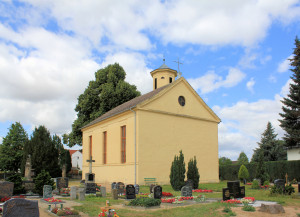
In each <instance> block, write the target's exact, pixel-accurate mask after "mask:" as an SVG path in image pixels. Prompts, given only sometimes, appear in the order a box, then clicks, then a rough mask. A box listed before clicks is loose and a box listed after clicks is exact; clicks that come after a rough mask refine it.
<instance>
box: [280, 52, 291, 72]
mask: <svg viewBox="0 0 300 217" xmlns="http://www.w3.org/2000/svg"><path fill="white" fill-rule="evenodd" d="M293 56H294V55H290V56H289V57H288V58H286V59H284V60H283V61H282V62H280V63H279V64H278V68H277V71H278V72H280V73H283V72H286V71H288V70H289V68H290V63H291V61H290V60H289V59H292V58H293Z"/></svg>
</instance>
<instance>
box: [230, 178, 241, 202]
mask: <svg viewBox="0 0 300 217" xmlns="http://www.w3.org/2000/svg"><path fill="white" fill-rule="evenodd" d="M227 188H229V192H230V197H234V198H239V194H240V181H229V182H227Z"/></svg>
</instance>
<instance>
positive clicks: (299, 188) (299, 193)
mask: <svg viewBox="0 0 300 217" xmlns="http://www.w3.org/2000/svg"><path fill="white" fill-rule="evenodd" d="M298 195H300V182H298Z"/></svg>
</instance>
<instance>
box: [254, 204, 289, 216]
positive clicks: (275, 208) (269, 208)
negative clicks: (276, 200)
mask: <svg viewBox="0 0 300 217" xmlns="http://www.w3.org/2000/svg"><path fill="white" fill-rule="evenodd" d="M259 211H260V212H266V213H270V214H279V213H285V210H284V209H283V207H282V205H280V204H261V207H260V209H259Z"/></svg>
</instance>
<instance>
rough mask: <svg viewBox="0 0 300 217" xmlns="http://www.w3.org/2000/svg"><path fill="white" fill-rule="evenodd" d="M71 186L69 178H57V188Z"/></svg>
mask: <svg viewBox="0 0 300 217" xmlns="http://www.w3.org/2000/svg"><path fill="white" fill-rule="evenodd" d="M68 187H69V179H68V178H66V177H64V178H63V177H58V178H56V188H57V189H61V188H68Z"/></svg>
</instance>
